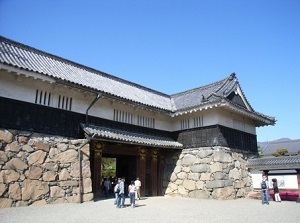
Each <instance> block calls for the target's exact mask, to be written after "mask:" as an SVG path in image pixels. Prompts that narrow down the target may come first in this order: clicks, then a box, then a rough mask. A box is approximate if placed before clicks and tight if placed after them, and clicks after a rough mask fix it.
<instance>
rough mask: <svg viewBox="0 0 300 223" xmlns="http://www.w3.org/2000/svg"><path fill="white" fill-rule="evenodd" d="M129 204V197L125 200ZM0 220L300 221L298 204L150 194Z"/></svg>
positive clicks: (22, 210)
mask: <svg viewBox="0 0 300 223" xmlns="http://www.w3.org/2000/svg"><path fill="white" fill-rule="evenodd" d="M126 202H127V204H128V202H129V199H126ZM0 222H1V223H19V222H22V223H27V222H28V223H35V222H39V223H40V222H43V223H48V222H51V223H52V222H55V223H57V222H64V223H68V222H70V223H89V222H91V223H93V222H97V223H106V222H107V223H108V222H109V223H113V222H126V223H152V222H155V223H157V222H162V223H169V222H173V223H185V222H186V223H194V222H197V223H201V222H206V223H207V222H209V223H211V222H212V223H213V222H222V223H226V222H230V223H235V222H238V223H241V222H242V223H246V222H250V223H252V222H253V223H260V222H272V223H277V222H289V223H294V222H300V203H296V202H294V201H283V202H281V203H276V202H274V201H273V202H272V201H271V202H270V205H262V204H261V202H260V200H256V199H237V200H225V201H220V200H198V199H187V198H169V197H152V198H146V199H143V200H140V201H137V207H136V208H131V207H129V206H127V207H126V208H122V209H119V208H116V207H114V206H113V199H108V200H99V201H95V202H87V203H83V204H55V205H45V206H39V207H18V208H5V209H0Z"/></svg>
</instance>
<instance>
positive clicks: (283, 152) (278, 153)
mask: <svg viewBox="0 0 300 223" xmlns="http://www.w3.org/2000/svg"><path fill="white" fill-rule="evenodd" d="M288 153H289V151H288V150H287V149H277V150H276V152H273V153H271V155H272V156H276V157H278V156H286V155H287V154H288Z"/></svg>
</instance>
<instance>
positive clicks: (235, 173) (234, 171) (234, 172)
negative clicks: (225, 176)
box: [229, 168, 241, 180]
mask: <svg viewBox="0 0 300 223" xmlns="http://www.w3.org/2000/svg"><path fill="white" fill-rule="evenodd" d="M229 178H232V179H234V180H239V179H241V174H240V171H239V170H238V169H237V168H234V169H232V170H230V171H229Z"/></svg>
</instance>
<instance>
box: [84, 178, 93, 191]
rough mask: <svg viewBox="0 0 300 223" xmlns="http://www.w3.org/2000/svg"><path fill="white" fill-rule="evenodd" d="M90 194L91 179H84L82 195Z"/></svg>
mask: <svg viewBox="0 0 300 223" xmlns="http://www.w3.org/2000/svg"><path fill="white" fill-rule="evenodd" d="M89 192H92V180H91V178H86V179H84V180H83V193H85V194H87V193H89Z"/></svg>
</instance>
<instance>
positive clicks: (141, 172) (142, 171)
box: [137, 147, 147, 197]
mask: <svg viewBox="0 0 300 223" xmlns="http://www.w3.org/2000/svg"><path fill="white" fill-rule="evenodd" d="M138 153H139V159H138V168H137V176H138V177H139V178H140V181H141V185H142V186H141V189H140V192H141V196H142V197H143V196H145V183H146V180H145V179H146V154H147V151H146V149H145V148H143V147H140V148H139V151H138Z"/></svg>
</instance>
